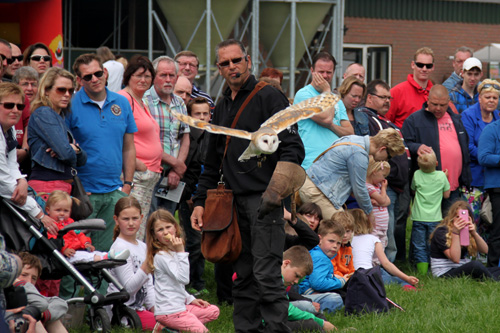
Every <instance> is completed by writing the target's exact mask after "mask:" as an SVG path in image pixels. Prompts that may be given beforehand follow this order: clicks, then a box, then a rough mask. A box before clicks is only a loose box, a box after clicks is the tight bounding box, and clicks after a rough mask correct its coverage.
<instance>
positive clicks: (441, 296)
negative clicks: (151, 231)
mask: <svg viewBox="0 0 500 333" xmlns="http://www.w3.org/2000/svg"><path fill="white" fill-rule="evenodd" d="M410 234H411V220H408V223H407V253H408V247H409V239H410ZM396 265H398V267H399V268H400V269H401V270H403V271H404V272H405V273H407V274H409V275H414V276H417V277H418V278H419V279H420V286H419V288H418V290H417V291H415V292H412V291H403V290H402V289H401V287H399V286H398V285H390V286H386V291H387V297H389V298H390V299H391V300H393V301H394V302H396V303H398V304H399V305H401V306H402V307H403V308H404V309H405V312H402V311H399V310H395V309H393V310H391V311H390V312H388V313H385V314H365V315H361V316H346V315H344V311H343V310H342V311H340V312H338V313H336V314H335V315H326V317H327V319H328V320H329V321H330V322H331V323H332V324H334V325H335V326H336V327H337V328H338V332H351V331H356V332H383V333H386V332H432V333H434V332H453V333H457V332H467V333H470V332H482V333H489V332H498V331H499V328H498V323H497V322H496V320H497V318H498V313H499V310H498V309H500V288H499V284H498V282H494V281H485V282H480V281H475V280H472V279H470V278H466V277H462V278H454V279H443V278H434V277H432V276H431V275H430V273H429V275H428V276H418V275H417V272H416V271H415V270H414V268H413V267H412V266H411V265H410V264H408V263H402V264H401V263H396ZM204 278H205V281H206V282H207V285H206V287H207V289H208V290H209V291H210V294H209V295H208V296H207V297H204V299H205V300H207V301H208V302H210V303H212V304H217V297H216V294H215V290H216V286H215V280H214V273H213V264H211V263H209V262H207V264H206V265H205V274H204ZM219 308H220V316H219V319H218V320H216V321H214V322H211V323H208V324H207V328H208V329H209V330H210V331H211V332H213V333H226V332H227V333H229V332H233V331H234V328H233V319H232V311H233V307H232V306H228V305H222V306H219ZM87 326H88V325H84V327H81V328H79V329H76V330H70V332H75V333H76V332H77V333H84V332H85V333H86V332H90V329H89V328H88V327H87ZM122 332H124V333H130V332H132V330H125V329H120V328H115V329H113V333H122Z"/></svg>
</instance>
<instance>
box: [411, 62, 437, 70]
mask: <svg viewBox="0 0 500 333" xmlns="http://www.w3.org/2000/svg"><path fill="white" fill-rule="evenodd" d="M415 65H417V67H418V68H424V66H425V67H426V68H427V69H431V68H432V67H434V64H424V63H423V62H416V63H415Z"/></svg>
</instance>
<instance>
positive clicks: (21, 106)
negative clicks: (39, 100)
mask: <svg viewBox="0 0 500 333" xmlns="http://www.w3.org/2000/svg"><path fill="white" fill-rule="evenodd" d="M0 104H2V105H3V107H4V108H5V109H7V110H12V109H13V108H14V106H17V110H18V111H22V110H24V107H25V106H26V104H17V103H0Z"/></svg>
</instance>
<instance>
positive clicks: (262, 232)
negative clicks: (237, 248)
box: [233, 194, 290, 333]
mask: <svg viewBox="0 0 500 333" xmlns="http://www.w3.org/2000/svg"><path fill="white" fill-rule="evenodd" d="M235 199H236V207H237V211H238V223H239V227H240V233H241V239H242V244H243V248H242V251H241V255H240V256H239V258H238V259H237V260H236V262H234V264H233V268H234V270H235V272H236V274H237V278H236V280H235V281H234V285H233V300H234V312H233V323H234V328H235V331H236V332H242V333H243V332H245V333H247V332H261V331H264V332H290V329H289V328H288V327H287V325H286V322H287V318H288V299H287V297H286V294H285V288H284V286H283V280H282V277H281V264H282V260H283V247H284V244H285V228H284V224H285V221H284V220H283V209H282V208H277V209H274V210H273V211H271V212H270V213H269V214H268V215H267V216H265V217H264V218H263V219H258V210H259V206H260V201H261V194H254V195H247V196H241V195H240V196H236V197H235ZM262 320H264V327H262V325H263V324H262Z"/></svg>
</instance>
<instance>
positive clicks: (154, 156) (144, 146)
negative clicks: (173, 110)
mask: <svg viewBox="0 0 500 333" xmlns="http://www.w3.org/2000/svg"><path fill="white" fill-rule="evenodd" d="M154 76H155V70H154V68H153V64H152V63H151V61H149V59H148V58H146V57H144V56H141V55H136V56H134V57H132V59H130V62H129V64H128V66H127V68H126V69H125V73H124V74H123V84H124V85H125V89H123V90H120V91H119V92H118V93H119V94H120V95H123V96H125V98H127V100H128V101H129V103H130V105H131V107H132V112H133V114H134V119H135V123H136V125H137V132H136V133H135V134H134V143H135V154H136V160H135V165H136V166H135V173H134V181H133V184H132V185H133V186H132V191H131V192H130V195H133V196H134V197H135V198H136V199H137V200H138V201H139V203H140V204H141V209H142V211H143V212H146V214H144V217H143V221H142V223H141V226H140V229H139V231H138V233H137V239H140V240H144V230H145V226H146V219H147V216H148V214H147V212H149V207H150V206H151V198H152V197H153V189H154V187H155V185H156V183H158V181H159V179H160V176H161V171H162V168H161V157H162V154H163V147H162V145H161V142H160V127H159V126H158V123H157V122H156V121H155V120H154V118H153V117H152V116H151V113H150V112H149V109H148V108H147V106H146V105H145V104H144V103H143V101H142V96H143V95H144V93H145V92H146V90H148V89H149V88H151V85H152V84H153V80H154Z"/></svg>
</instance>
